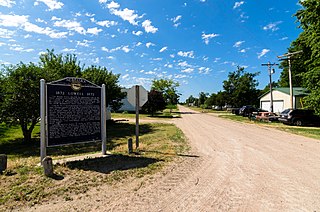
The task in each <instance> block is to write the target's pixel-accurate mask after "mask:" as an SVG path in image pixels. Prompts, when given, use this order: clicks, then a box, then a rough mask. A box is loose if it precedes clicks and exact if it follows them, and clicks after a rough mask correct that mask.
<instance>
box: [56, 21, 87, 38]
mask: <svg viewBox="0 0 320 212" xmlns="http://www.w3.org/2000/svg"><path fill="white" fill-rule="evenodd" d="M53 25H54V26H56V27H63V28H66V29H68V30H72V31H76V32H77V33H79V34H81V35H85V34H86V30H85V29H84V28H83V27H82V26H81V24H80V23H79V22H77V21H70V20H61V21H56V22H55V23H54V24H53Z"/></svg>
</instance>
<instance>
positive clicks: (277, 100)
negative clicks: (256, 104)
mask: <svg viewBox="0 0 320 212" xmlns="http://www.w3.org/2000/svg"><path fill="white" fill-rule="evenodd" d="M272 95H273V112H275V113H281V112H282V111H283V110H285V109H287V108H290V107H291V103H290V88H288V87H282V88H274V89H272ZM307 95H308V91H307V89H305V88H301V87H296V88H293V108H296V109H298V108H303V103H302V99H303V97H305V96H307ZM270 99H271V97H270V91H269V92H267V93H265V94H263V95H262V96H260V108H262V109H264V110H267V111H270Z"/></svg>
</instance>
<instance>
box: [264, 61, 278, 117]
mask: <svg viewBox="0 0 320 212" xmlns="http://www.w3.org/2000/svg"><path fill="white" fill-rule="evenodd" d="M261 65H262V66H268V73H269V80H270V112H273V94H272V78H271V75H272V74H274V69H271V68H272V66H277V65H279V64H276V63H273V64H271V63H270V61H269V62H268V63H264V64H261Z"/></svg>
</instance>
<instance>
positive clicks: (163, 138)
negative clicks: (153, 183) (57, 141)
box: [0, 123, 188, 211]
mask: <svg viewBox="0 0 320 212" xmlns="http://www.w3.org/2000/svg"><path fill="white" fill-rule="evenodd" d="M134 129H135V125H134V124H130V123H116V124H112V125H111V124H109V125H108V129H107V131H108V143H107V144H108V150H109V151H111V152H112V153H113V154H112V156H110V157H104V158H95V159H86V160H84V161H78V162H69V163H66V164H64V165H55V166H54V172H55V176H53V177H51V178H49V177H45V176H44V175H43V170H42V168H41V167H39V166H37V164H38V163H39V160H40V159H39V157H40V156H39V154H40V152H39V134H38V132H39V127H38V126H37V128H36V130H35V133H34V135H35V138H33V141H32V142H31V143H28V144H25V143H24V142H23V141H22V134H21V132H20V129H19V128H17V127H6V126H5V125H3V124H2V125H1V130H0V132H1V133H0V149H1V153H5V154H7V155H8V168H7V170H6V171H5V172H4V173H3V174H2V175H0V182H1V187H0V211H7V210H13V209H19V207H21V206H26V205H28V206H31V205H34V204H38V203H41V202H44V201H49V200H52V199H54V198H62V199H64V200H66V201H68V200H72V195H73V194H80V193H85V192H86V191H88V190H89V189H90V188H92V187H97V186H99V185H102V184H114V183H117V182H119V181H124V180H129V179H131V178H141V177H143V176H145V175H149V174H153V173H155V172H156V171H158V170H159V169H161V168H162V167H163V166H164V165H165V164H167V163H168V162H170V161H172V160H173V159H174V158H176V157H177V155H179V154H182V153H184V152H186V151H187V149H188V146H187V144H186V139H185V138H184V135H183V133H182V132H181V131H180V130H179V129H178V128H176V127H175V126H174V125H172V124H160V123H159V124H141V125H140V151H139V154H130V155H129V154H127V140H128V138H134V132H135V131H134ZM133 140H134V139H133ZM100 151H101V143H100V142H97V143H88V144H77V145H72V146H62V147H55V148H48V149H47V152H48V156H51V157H52V158H53V159H54V160H55V159H60V158H65V157H73V156H76V155H88V154H91V153H97V152H100Z"/></svg>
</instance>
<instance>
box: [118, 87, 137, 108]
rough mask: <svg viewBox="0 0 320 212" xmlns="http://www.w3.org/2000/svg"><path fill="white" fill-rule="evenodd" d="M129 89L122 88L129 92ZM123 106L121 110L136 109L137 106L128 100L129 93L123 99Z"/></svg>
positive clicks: (122, 90) (123, 90)
mask: <svg viewBox="0 0 320 212" xmlns="http://www.w3.org/2000/svg"><path fill="white" fill-rule="evenodd" d="M128 90H129V89H127V88H122V89H121V92H124V93H127V92H128ZM121 103H122V106H121V108H120V109H119V111H136V107H135V106H134V105H132V104H130V103H129V102H128V98H127V95H126V96H125V97H124V98H123V99H122V100H121Z"/></svg>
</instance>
